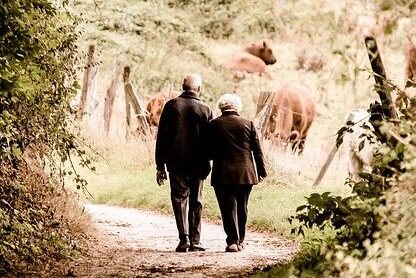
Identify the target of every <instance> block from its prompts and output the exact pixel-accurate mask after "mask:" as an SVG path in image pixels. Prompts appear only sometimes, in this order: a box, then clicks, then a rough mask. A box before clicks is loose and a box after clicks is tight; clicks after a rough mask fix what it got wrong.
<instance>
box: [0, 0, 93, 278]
mask: <svg viewBox="0 0 416 278" xmlns="http://www.w3.org/2000/svg"><path fill="white" fill-rule="evenodd" d="M63 2H66V1H63ZM60 4H62V2H59V1H50V0H18V1H15V0H5V1H2V4H1V7H0V30H1V31H0V41H1V43H0V215H1V217H0V271H1V272H4V271H6V272H9V271H11V272H17V273H18V272H19V269H20V270H21V269H25V265H26V264H32V265H40V262H45V261H47V260H51V259H52V258H59V257H62V256H66V255H68V252H69V251H70V250H71V249H72V247H71V246H70V245H71V244H70V241H69V240H68V238H66V236H65V234H64V232H63V230H62V229H63V228H64V226H65V225H64V224H65V221H64V220H63V219H58V218H57V217H58V215H56V214H55V212H56V211H57V210H56V206H54V205H53V204H52V203H51V202H52V200H53V198H54V197H56V196H57V195H59V194H61V193H57V191H56V190H54V188H53V187H54V186H53V185H52V184H51V181H53V180H49V179H48V178H46V177H45V176H44V175H45V174H42V172H43V171H44V170H45V169H41V168H40V166H39V165H38V164H39V161H43V162H45V161H49V163H50V165H49V168H48V170H49V171H50V173H51V174H52V175H54V174H56V176H60V177H61V176H62V175H63V174H64V173H63V172H60V170H61V169H60V167H59V163H58V165H57V164H56V163H55V162H54V161H56V158H58V159H57V160H58V161H61V162H64V161H66V160H68V159H69V158H70V155H71V152H72V151H75V152H78V154H80V155H82V154H83V152H82V151H80V150H79V149H78V146H77V141H76V140H75V137H74V135H73V134H72V133H71V132H70V131H69V120H68V119H69V117H68V116H69V115H70V114H71V112H72V111H71V107H70V100H71V99H72V98H73V97H74V95H75V93H76V90H77V88H78V87H79V86H78V85H77V83H76V81H75V70H76V69H75V66H74V65H75V62H76V44H75V42H76V39H77V36H78V34H77V33H76V32H75V22H74V20H73V18H71V16H70V15H69V14H68V13H67V12H66V11H64V10H63V7H62V6H60ZM82 163H84V164H88V161H87V160H85V159H83V160H82ZM29 164H30V165H29ZM33 166H34V168H33ZM76 178H78V179H79V181H80V182H81V184H82V179H80V178H79V177H76ZM61 206H63V205H62V204H61ZM0 274H2V273H0Z"/></svg>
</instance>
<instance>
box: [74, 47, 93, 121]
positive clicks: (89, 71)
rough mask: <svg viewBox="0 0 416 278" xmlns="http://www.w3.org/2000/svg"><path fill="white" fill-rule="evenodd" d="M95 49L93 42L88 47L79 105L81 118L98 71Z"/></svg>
mask: <svg viewBox="0 0 416 278" xmlns="http://www.w3.org/2000/svg"><path fill="white" fill-rule="evenodd" d="M94 51H95V47H94V45H92V44H91V45H90V46H89V47H88V56H87V65H86V66H85V70H84V77H83V80H82V88H81V98H80V101H79V107H78V117H79V119H82V117H83V116H84V114H85V106H86V103H87V97H88V91H89V90H90V88H91V82H92V79H93V77H94V75H95V73H96V71H97V69H96V67H95V66H94Z"/></svg>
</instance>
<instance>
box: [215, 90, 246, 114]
mask: <svg viewBox="0 0 416 278" xmlns="http://www.w3.org/2000/svg"><path fill="white" fill-rule="evenodd" d="M217 107H218V109H220V110H221V112H224V111H226V110H232V111H236V112H240V111H241V110H242V109H243V103H242V102H241V98H240V97H239V96H237V95H236V94H223V95H222V96H220V98H219V99H218V102H217Z"/></svg>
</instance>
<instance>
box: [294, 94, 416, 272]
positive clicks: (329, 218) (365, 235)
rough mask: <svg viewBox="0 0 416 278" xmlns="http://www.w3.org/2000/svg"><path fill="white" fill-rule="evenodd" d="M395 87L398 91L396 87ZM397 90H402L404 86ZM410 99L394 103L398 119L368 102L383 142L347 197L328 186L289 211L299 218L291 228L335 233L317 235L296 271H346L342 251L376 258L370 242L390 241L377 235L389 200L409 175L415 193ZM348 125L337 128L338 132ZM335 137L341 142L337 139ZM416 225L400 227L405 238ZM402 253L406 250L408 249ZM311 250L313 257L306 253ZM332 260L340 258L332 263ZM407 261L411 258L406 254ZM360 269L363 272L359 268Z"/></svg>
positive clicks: (359, 257)
mask: <svg viewBox="0 0 416 278" xmlns="http://www.w3.org/2000/svg"><path fill="white" fill-rule="evenodd" d="M395 90H397V91H399V89H398V88H395ZM399 94H401V95H403V92H399ZM411 102H412V100H411V99H408V98H407V97H403V99H401V101H400V102H399V103H398V105H399V108H400V114H401V116H400V118H399V119H389V118H388V117H385V116H384V115H383V106H382V105H380V104H379V103H377V102H376V103H374V104H372V105H370V111H371V114H372V116H371V118H370V120H372V119H375V121H373V122H372V123H373V126H374V135H375V137H376V139H377V141H378V142H380V144H381V145H380V147H379V148H378V149H377V151H376V153H375V154H374V163H373V170H372V173H371V174H364V173H363V174H361V178H362V179H361V180H360V181H356V182H353V181H350V180H349V181H347V184H348V185H350V186H351V187H352V192H351V194H350V195H349V196H347V197H345V198H342V197H340V196H331V194H330V193H329V192H325V193H323V194H312V195H310V196H309V197H308V198H307V204H306V205H303V206H300V207H298V208H297V214H296V215H295V216H292V217H290V219H289V220H290V221H293V220H298V221H299V222H300V223H301V225H300V226H298V227H294V228H293V229H292V232H293V233H298V234H304V229H311V228H313V227H317V228H318V229H320V230H323V229H325V228H330V229H331V230H333V231H334V232H335V236H334V238H333V239H332V240H330V241H329V242H327V243H326V244H323V242H322V240H319V239H318V240H317V241H316V244H311V246H309V247H307V248H306V249H305V251H304V252H306V255H304V257H303V258H301V259H299V260H298V261H297V262H296V267H297V269H298V271H303V270H308V269H309V270H313V271H314V272H316V273H320V274H321V275H323V274H325V276H328V275H337V276H338V275H340V273H341V272H348V271H350V269H348V267H346V263H345V262H346V260H345V257H348V258H350V259H349V260H352V261H354V260H355V261H360V260H363V259H365V258H366V257H369V256H370V257H373V258H374V248H372V246H377V248H378V249H380V248H387V247H388V245H381V246H380V243H379V242H380V235H382V234H383V232H384V233H385V230H384V229H385V225H386V223H388V222H391V219H389V217H388V216H387V214H396V210H397V209H394V205H398V204H394V203H395V202H397V200H396V201H393V200H395V198H393V196H395V195H397V192H398V191H400V190H402V189H403V186H402V184H403V183H404V182H406V183H407V182H409V180H411V181H412V184H413V188H412V187H410V190H409V189H408V192H409V191H410V194H414V190H415V186H414V185H415V180H414V176H413V175H414V172H415V170H416V168H415V166H416V165H415V163H414V162H415V147H416V141H415V140H414V138H413V137H411V136H410V134H414V132H415V118H414V115H415V112H416V111H415V108H414V106H413V105H410V103H411ZM347 130H348V128H347V127H344V128H343V129H341V130H340V131H339V133H338V135H339V137H342V135H343V134H344V133H345V131H347ZM337 141H338V143H340V142H342V140H340V139H338V140H337ZM407 187H408V186H407ZM392 205H393V207H392ZM401 213H403V212H401ZM404 215H405V214H404ZM396 219H397V218H396ZM397 220H399V219H397ZM414 230H415V229H414V228H413V232H410V235H409V231H407V230H406V229H404V231H403V233H404V234H406V233H407V234H408V235H407V239H408V240H409V238H413V239H414V236H415V234H414ZM387 234H389V233H387ZM400 237H402V236H399V241H400V240H401V239H400ZM310 243H311V242H310ZM376 253H377V254H379V253H380V252H376ZM403 253H404V254H406V251H403ZM311 256H312V258H313V260H312V261H311V260H310V259H309V258H310V257H311ZM334 260H335V261H338V262H343V263H340V264H336V263H334ZM408 263H409V264H412V263H413V262H412V261H411V260H409V259H408ZM340 265H343V267H341V266H340ZM357 265H358V263H355V264H351V268H353V267H356V266H357ZM369 265H370V264H369ZM346 270H347V271H346ZM360 271H363V272H362V273H365V271H364V270H362V269H360Z"/></svg>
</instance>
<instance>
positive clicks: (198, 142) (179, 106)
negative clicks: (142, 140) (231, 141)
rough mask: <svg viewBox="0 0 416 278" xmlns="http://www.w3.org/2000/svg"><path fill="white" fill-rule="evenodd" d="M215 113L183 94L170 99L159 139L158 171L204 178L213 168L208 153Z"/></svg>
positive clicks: (162, 119)
mask: <svg viewBox="0 0 416 278" xmlns="http://www.w3.org/2000/svg"><path fill="white" fill-rule="evenodd" d="M212 117H213V116H212V111H211V108H209V106H208V105H206V104H205V103H203V102H202V101H201V100H200V99H199V98H198V96H197V95H196V94H195V93H193V92H189V91H184V92H183V93H182V94H181V95H180V96H179V97H177V98H174V99H171V100H169V101H168V102H167V103H166V104H165V106H164V108H163V111H162V114H161V116H160V122H159V128H158V131H157V140H156V153H155V157H156V168H157V170H164V169H165V164H166V166H167V170H168V172H169V173H170V174H174V175H178V176H184V177H193V178H201V179H205V178H206V177H207V176H208V174H209V172H210V170H211V166H210V164H209V160H208V157H207V152H206V144H207V143H206V140H207V128H208V123H209V121H210V120H211V119H212Z"/></svg>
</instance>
